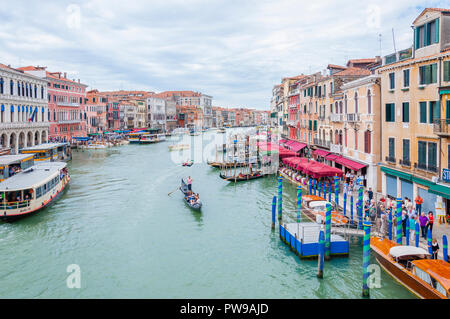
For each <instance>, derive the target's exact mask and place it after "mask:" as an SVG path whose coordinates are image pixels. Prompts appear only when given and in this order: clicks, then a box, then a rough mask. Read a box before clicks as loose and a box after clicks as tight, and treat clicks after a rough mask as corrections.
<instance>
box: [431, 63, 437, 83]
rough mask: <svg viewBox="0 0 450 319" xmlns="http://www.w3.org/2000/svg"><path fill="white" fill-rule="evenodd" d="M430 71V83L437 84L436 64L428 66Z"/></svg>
mask: <svg viewBox="0 0 450 319" xmlns="http://www.w3.org/2000/svg"><path fill="white" fill-rule="evenodd" d="M430 69H431V82H430V83H436V82H437V63H433V64H432V65H431V66H430Z"/></svg>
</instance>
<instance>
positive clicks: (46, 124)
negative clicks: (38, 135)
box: [0, 122, 50, 130]
mask: <svg viewBox="0 0 450 319" xmlns="http://www.w3.org/2000/svg"><path fill="white" fill-rule="evenodd" d="M49 126H50V123H49V122H26V123H25V122H21V123H0V130H16V129H29V128H46V129H48V128H49Z"/></svg>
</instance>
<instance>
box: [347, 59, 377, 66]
mask: <svg viewBox="0 0 450 319" xmlns="http://www.w3.org/2000/svg"><path fill="white" fill-rule="evenodd" d="M374 62H377V58H370V59H351V60H348V62H347V65H349V64H350V63H356V64H360V63H374Z"/></svg>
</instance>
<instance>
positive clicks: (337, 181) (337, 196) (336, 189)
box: [334, 176, 339, 212]
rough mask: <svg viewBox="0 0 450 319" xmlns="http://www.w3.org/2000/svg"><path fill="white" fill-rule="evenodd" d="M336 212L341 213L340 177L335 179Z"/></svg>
mask: <svg viewBox="0 0 450 319" xmlns="http://www.w3.org/2000/svg"><path fill="white" fill-rule="evenodd" d="M334 210H335V211H337V212H338V211H339V177H337V176H335V177H334Z"/></svg>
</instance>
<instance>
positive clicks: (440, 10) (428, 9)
mask: <svg viewBox="0 0 450 319" xmlns="http://www.w3.org/2000/svg"><path fill="white" fill-rule="evenodd" d="M428 11H437V12H442V13H450V9H444V8H425V9H423V11H422V12H421V13H420V14H419V15H418V16H417V18H416V19H414V21H413V24H415V23H416V21H417V20H418V19H419V18H420V17H421V16H423V15H424V14H425V13H427V12H428Z"/></svg>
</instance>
